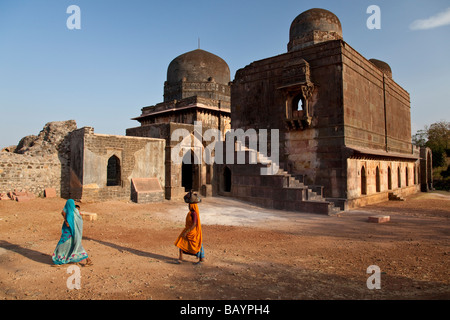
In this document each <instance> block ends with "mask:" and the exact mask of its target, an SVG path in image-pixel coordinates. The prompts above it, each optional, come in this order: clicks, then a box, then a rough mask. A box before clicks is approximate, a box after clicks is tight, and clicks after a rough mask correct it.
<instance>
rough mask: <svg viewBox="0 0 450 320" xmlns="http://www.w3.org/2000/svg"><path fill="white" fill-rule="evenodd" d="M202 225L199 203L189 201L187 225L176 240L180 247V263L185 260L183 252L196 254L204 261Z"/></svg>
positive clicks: (199, 259) (200, 260) (199, 260)
mask: <svg viewBox="0 0 450 320" xmlns="http://www.w3.org/2000/svg"><path fill="white" fill-rule="evenodd" d="M202 240H203V239H202V225H201V223H200V214H199V211H198V205H197V203H189V212H188V214H187V216H186V226H185V228H184V230H183V232H181V234H180V235H179V236H178V239H177V240H176V241H175V246H177V247H178V248H179V257H178V263H181V262H182V261H183V253H185V254H189V255H193V256H196V257H197V258H198V262H196V263H201V262H203V261H204V258H205V252H204V250H203V241H202Z"/></svg>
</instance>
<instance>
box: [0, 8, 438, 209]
mask: <svg viewBox="0 0 450 320" xmlns="http://www.w3.org/2000/svg"><path fill="white" fill-rule="evenodd" d="M134 120H136V121H138V122H139V124H140V125H139V126H137V127H134V128H128V129H126V136H116V135H114V136H113V135H102V134H95V133H94V130H93V128H90V127H84V128H81V129H77V128H76V124H75V125H74V123H70V122H69V123H67V128H66V129H67V130H66V131H64V133H63V134H60V135H57V136H58V137H59V138H58V139H57V141H56V140H55V141H56V142H55V141H53V140H51V137H52V134H49V133H48V132H47V131H48V130H47V131H46V130H43V132H42V133H41V134H40V138H39V139H37V138H36V137H28V138H27V139H24V140H23V141H21V143H19V145H20V144H21V146H18V150H19V151H20V150H28V149H27V146H28V147H31V146H32V145H34V144H35V145H37V146H42V148H41V147H40V149H39V150H40V151H39V152H40V154H39V157H38V158H36V157H33V156H34V154H33V155H27V154H25V155H23V156H24V157H27V158H24V157H22V158H20V155H17V153H12V152H8V155H7V154H6V153H5V152H3V153H2V154H1V155H0V192H7V191H10V190H11V189H12V188H15V186H19V187H20V188H28V189H29V190H32V191H33V192H35V193H41V192H42V190H43V189H44V188H46V187H49V186H52V187H55V188H56V189H57V191H58V192H59V193H60V195H61V196H62V197H72V198H75V199H81V200H94V201H100V200H107V199H133V200H134V201H136V202H149V201H162V199H163V198H165V199H169V200H170V199H174V200H179V199H182V196H183V195H184V194H185V192H186V191H187V190H190V189H194V190H197V191H200V192H201V193H202V194H203V196H212V195H213V196H214V195H221V196H229V197H234V198H237V199H241V200H244V201H248V202H252V203H255V204H258V205H261V206H265V207H269V208H275V209H283V210H294V211H304V212H316V213H326V214H332V213H335V212H338V211H340V210H345V209H348V208H354V207H358V206H363V205H366V204H370V203H375V202H379V201H384V200H388V199H398V198H400V197H402V196H404V195H408V194H411V193H414V192H418V191H420V190H422V191H428V190H430V189H432V166H431V161H432V159H431V151H430V150H429V149H426V148H425V149H420V150H419V149H418V148H416V147H414V146H413V145H412V144H411V107H410V97H409V94H408V92H407V91H406V90H405V89H403V88H402V87H401V86H400V85H399V84H397V83H396V82H395V80H394V78H393V73H392V70H391V68H390V66H389V65H388V64H387V63H386V62H383V61H380V60H378V59H367V58H365V57H363V56H362V55H361V54H360V53H359V52H357V51H356V50H355V49H354V48H352V47H351V46H350V45H349V44H348V43H346V42H345V41H344V38H343V34H342V28H341V23H340V21H339V19H338V18H337V17H336V16H335V15H334V14H333V13H331V12H329V11H327V10H324V9H311V10H308V11H305V12H303V13H301V14H300V15H298V16H297V17H296V18H295V19H294V20H293V22H292V24H291V27H290V30H289V43H288V44H287V52H285V53H283V54H280V55H277V56H274V57H269V58H266V59H262V60H259V61H254V62H252V63H250V64H249V65H247V66H246V67H244V68H242V69H239V70H238V71H237V72H236V74H235V78H234V80H233V81H231V79H230V70H229V67H228V65H227V63H226V62H225V61H224V60H223V59H222V58H220V57H218V56H216V55H214V54H212V53H209V52H207V51H204V50H200V49H197V50H193V51H190V52H187V53H184V54H182V55H180V56H178V57H176V58H175V59H174V60H173V61H172V62H171V63H170V64H169V66H168V69H167V80H166V81H165V83H164V100H163V102H161V103H158V104H155V105H152V106H147V107H144V108H142V109H141V114H140V115H139V116H137V117H135V118H134ZM56 127H57V128H58V126H56ZM44 129H45V128H44ZM210 130H215V131H214V132H215V133H216V135H213V136H209V137H207V135H206V133H209V132H211V131H210ZM239 130H240V131H241V132H244V140H241V141H237V140H238V139H236V136H235V135H234V133H235V132H236V131H239ZM269 130H270V135H269V136H266V138H267V141H265V140H263V139H261V137H263V135H262V134H263V133H264V132H267V131H269ZM250 132H255V133H256V135H255V137H256V140H257V141H256V144H253V142H254V141H250V140H248V139H246V138H245V137H246V136H247V135H248V138H250V134H249V133H250ZM275 133H276V135H273V134H275ZM44 137H45V139H47V140H48V139H50V140H49V141H53V142H50V143H47V142H45V143H44V142H40V141H41V140H42V139H44ZM227 139H228V140H230V141H231V144H228V140H227ZM235 139H236V141H235ZM213 140H214V145H215V146H217V147H220V150H222V151H223V152H220V153H219V152H217V149H212V148H210V147H211V145H213V144H212V141H213ZM42 141H44V140H42ZM223 141H225V142H223ZM52 144H54V145H57V148H56V149H54V150H53V149H51V148H50V149H49V147H48V146H49V145H52ZM264 144H265V148H263V149H261V146H264ZM24 146H25V149H24ZM255 146H256V147H255ZM258 146H259V149H258ZM207 151H210V152H211V153H210V154H209V156H210V157H216V161H215V162H211V161H207V160H208V159H206V158H207V157H206V156H207V155H208V152H207ZM42 153H44V154H42ZM274 154H277V157H274ZM241 156H243V159H244V162H243V163H239V161H236V160H237V159H240V157H241ZM30 157H33V158H30ZM19 158H20V159H19ZM229 159H231V160H232V161H231V162H229V161H228V160H229ZM177 160H179V161H177ZM251 160H255V161H251ZM269 168H270V170H266V169H269ZM263 172H265V173H263ZM8 188H9V190H7V189H8Z"/></svg>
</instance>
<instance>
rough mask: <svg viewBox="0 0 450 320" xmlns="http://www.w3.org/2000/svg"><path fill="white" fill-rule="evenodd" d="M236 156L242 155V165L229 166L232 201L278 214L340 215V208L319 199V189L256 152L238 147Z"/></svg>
mask: <svg viewBox="0 0 450 320" xmlns="http://www.w3.org/2000/svg"><path fill="white" fill-rule="evenodd" d="M240 152H243V153H244V155H242V154H241V155H240V156H244V157H245V164H234V165H232V166H233V170H232V171H233V177H232V190H231V193H232V196H233V197H234V198H237V199H239V200H242V201H246V202H250V203H253V204H255V205H259V206H262V207H265V208H270V209H278V210H288V211H298V212H307V213H319V214H327V215H336V214H337V213H339V212H341V211H343V207H340V206H339V205H338V204H335V203H334V202H333V201H329V200H327V199H326V198H325V197H324V196H323V187H322V186H308V185H306V184H304V183H303V181H301V177H294V176H293V175H291V174H289V173H288V172H286V171H284V170H282V169H281V168H280V167H279V165H278V164H276V163H273V162H272V161H271V160H270V159H269V158H268V157H266V156H264V155H262V154H260V153H259V152H257V151H256V150H252V149H248V148H245V147H241V149H240V150H239V151H235V153H236V155H235V156H237V155H238V154H239V153H240ZM235 159H236V158H235ZM235 163H236V162H235ZM264 173H265V174H264ZM298 178H300V180H299V179H298Z"/></svg>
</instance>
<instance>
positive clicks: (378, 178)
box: [375, 167, 381, 192]
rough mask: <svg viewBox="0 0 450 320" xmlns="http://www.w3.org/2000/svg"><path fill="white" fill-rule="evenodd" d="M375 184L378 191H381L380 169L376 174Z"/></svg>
mask: <svg viewBox="0 0 450 320" xmlns="http://www.w3.org/2000/svg"><path fill="white" fill-rule="evenodd" d="M375 184H376V191H377V192H380V191H381V182H380V169H379V168H378V167H377V169H376V172H375Z"/></svg>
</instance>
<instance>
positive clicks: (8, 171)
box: [0, 152, 68, 196]
mask: <svg viewBox="0 0 450 320" xmlns="http://www.w3.org/2000/svg"><path fill="white" fill-rule="evenodd" d="M61 169H62V167H61V162H60V160H59V159H58V156H56V155H55V156H46V157H42V156H41V157H36V156H31V155H23V154H15V153H5V152H2V153H0V193H7V192H10V191H14V190H15V189H17V190H18V191H21V190H26V191H28V192H31V193H33V194H35V195H36V196H39V195H41V196H42V195H43V194H44V189H46V188H55V190H56V192H57V194H58V195H61V194H66V193H67V192H68V190H67V189H68V188H67V186H68V185H67V186H66V184H65V183H64V181H68V179H67V178H68V177H66V176H65V174H64V171H62V170H61Z"/></svg>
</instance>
